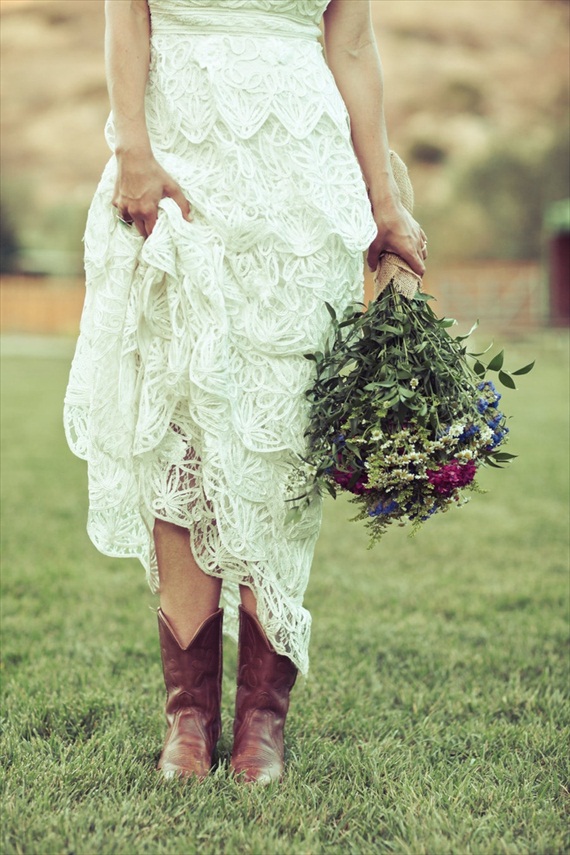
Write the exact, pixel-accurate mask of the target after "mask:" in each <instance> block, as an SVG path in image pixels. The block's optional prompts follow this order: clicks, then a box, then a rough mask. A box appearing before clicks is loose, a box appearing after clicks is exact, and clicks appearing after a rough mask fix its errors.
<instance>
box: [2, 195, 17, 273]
mask: <svg viewBox="0 0 570 855" xmlns="http://www.w3.org/2000/svg"><path fill="white" fill-rule="evenodd" d="M19 252H20V244H19V241H18V236H17V234H16V229H15V228H14V224H13V223H12V220H11V219H10V217H9V215H8V212H7V210H6V207H5V206H4V205H2V204H0V273H13V272H14V271H15V270H16V269H17V266H18V255H19Z"/></svg>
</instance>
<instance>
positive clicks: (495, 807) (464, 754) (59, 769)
mask: <svg viewBox="0 0 570 855" xmlns="http://www.w3.org/2000/svg"><path fill="white" fill-rule="evenodd" d="M27 346H28V348H29V347H30V345H27ZM510 350H511V351H514V352H513V353H512V357H513V359H514V360H515V361H518V362H521V363H522V362H524V361H528V359H529V358H530V357H529V354H533V355H534V354H536V353H538V355H539V360H538V364H537V368H536V370H535V371H533V372H532V373H531V374H530V376H529V378H528V381H527V382H525V384H524V386H523V388H522V389H521V390H520V391H518V392H516V393H514V392H513V393H509V392H508V391H507V395H509V396H510V398H509V401H508V408H509V410H510V411H511V412H513V414H514V416H515V417H516V423H517V433H516V437H515V438H514V439H513V446H514V449H513V450H514V451H515V452H516V453H518V454H519V455H520V462H519V463H518V464H517V466H516V467H514V468H512V469H511V470H509V471H508V472H507V473H505V474H504V477H503V478H501V479H496V485H495V486H494V487H493V491H492V492H491V493H489V494H488V495H487V497H485V498H484V499H482V500H481V501H479V502H477V503H473V504H472V505H471V506H470V507H469V508H467V509H466V510H465V511H464V512H463V513H462V514H454V515H446V516H444V517H441V518H436V519H434V520H433V523H431V524H430V526H429V527H426V528H425V529H424V530H423V531H422V532H421V534H419V535H418V537H417V538H416V539H415V540H412V541H411V540H409V539H408V538H406V537H403V536H402V533H401V532H399V531H398V530H395V531H391V532H389V533H388V535H387V537H386V540H385V542H384V551H383V552H382V554H379V553H375V558H374V560H373V559H372V557H371V553H368V552H366V549H365V544H364V543H363V542H362V538H361V537H360V536H359V534H360V533H359V532H358V530H357V527H355V526H351V525H348V523H347V521H346V519H347V516H348V514H349V512H350V508H349V506H348V505H347V504H346V503H345V502H344V501H343V500H339V501H337V502H332V501H331V502H330V503H328V504H327V506H326V508H325V521H324V527H323V533H322V537H321V539H320V541H319V545H318V549H317V553H316V556H315V563H314V568H313V573H312V577H311V584H310V586H309V591H308V596H307V606H308V608H310V609H311V612H312V614H313V618H314V623H313V636H312V646H311V657H312V666H311V672H310V674H309V678H308V680H307V681H301V682H300V683H299V684H298V685H297V686H296V687H295V689H294V691H293V695H292V704H291V712H290V716H289V719H288V726H287V732H286V742H287V763H288V765H287V772H286V777H285V780H284V782H283V784H282V785H280V786H278V787H274V788H270V789H269V790H258V789H256V788H247V787H242V786H238V785H236V784H235V783H234V782H232V781H231V780H230V779H229V778H228V775H227V761H228V755H229V751H230V747H231V721H232V710H233V700H234V686H235V647H234V645H233V644H231V643H229V642H226V645H225V650H226V653H225V659H226V661H225V670H224V682H223V725H224V735H223V738H222V741H221V743H220V752H219V762H218V766H217V768H216V770H215V772H214V774H213V775H212V777H211V778H210V779H209V780H207V781H205V782H203V783H201V784H199V785H195V784H193V783H191V782H189V783H186V784H184V783H178V782H167V783H165V782H162V781H160V779H159V778H158V777H157V775H156V772H155V768H154V766H155V763H156V760H157V758H158V754H159V751H160V747H161V740H162V738H163V734H164V719H163V711H162V710H163V706H162V705H163V695H164V690H163V685H162V676H161V672H160V664H159V647H158V639H157V633H156V619H155V616H154V615H153V614H152V612H151V611H150V609H149V606H150V605H151V604H156V603H155V601H154V599H153V598H151V596H150V594H149V593H148V591H147V588H146V584H145V582H144V578H143V576H144V574H143V571H142V569H141V567H140V565H139V564H138V563H137V562H136V561H124V560H123V561H121V560H119V559H108V558H104V557H102V556H100V555H99V554H98V553H97V552H96V551H95V549H94V548H93V546H92V545H91V544H90V543H89V541H88V539H87V536H86V534H85V514H86V477H85V468H84V465H83V464H82V463H81V461H78V460H76V459H75V458H73V457H72V456H71V454H70V453H69V451H68V450H67V448H66V445H65V440H64V438H63V435H62V429H61V406H62V398H63V392H64V387H65V380H66V376H67V371H68V364H69V362H68V359H63V358H58V357H57V356H56V355H53V354H51V355H50V351H49V349H48V346H47V345H44V348H43V350H42V352H41V353H38V355H37V356H36V357H31V356H29V357H18V358H16V357H13V356H12V357H11V356H9V355H5V356H4V358H3V360H2V370H3V382H2V394H3V405H2V409H1V417H2V442H3V477H2V491H3V493H2V512H3V525H2V552H3V564H4V571H3V577H2V583H3V599H2V609H3V613H2V632H3V644H2V657H3V670H2V689H3V713H4V728H3V736H2V746H1V760H2V769H3V792H2V813H3V817H2V818H3V822H2V834H3V838H2V842H3V847H2V851H3V852H4V853H6V855H24V853H30V855H32V853H33V855H52V853H53V855H55V853H62V855H63V853H66V855H71V853H76V855H93V853H101V855H111V853H113V855H181V853H184V855H198V853H199V855H220V853H227V855H325V853H327V855H328V853H334V855H388V854H389V853H392V855H393V853H397V855H457V853H461V855H463V853H465V855H497V853H503V855H535V853H552V855H554V853H560V855H562V853H564V852H566V851H568V848H569V844H570V840H569V838H568V822H567V805H568V789H567V786H568V780H569V774H568V773H569V769H568V750H567V746H568V738H569V733H568V730H569V728H568V722H569V720H570V716H569V709H568V664H567V649H566V646H565V645H566V644H567V636H568V627H567V618H566V609H567V535H568V532H567V513H566V508H567V500H568V478H567V471H568V470H567V465H568V448H569V443H568V436H567V418H568V401H567V400H566V399H565V397H564V395H563V394H562V391H561V390H563V389H565V388H566V365H567V361H568V353H567V339H566V337H565V336H564V337H562V336H560V337H556V336H555V335H553V334H549V335H547V336H544V337H540V338H536V339H534V340H532V341H531V342H528V343H527V344H519V345H511V347H510ZM545 413H547V414H548V415H547V417H545ZM490 474H491V473H484V475H485V477H487V476H489V475H490ZM484 486H485V484H484Z"/></svg>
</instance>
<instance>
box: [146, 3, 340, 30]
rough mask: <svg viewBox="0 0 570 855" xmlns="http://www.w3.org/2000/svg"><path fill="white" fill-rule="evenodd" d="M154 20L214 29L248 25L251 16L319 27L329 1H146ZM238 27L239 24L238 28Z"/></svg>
mask: <svg viewBox="0 0 570 855" xmlns="http://www.w3.org/2000/svg"><path fill="white" fill-rule="evenodd" d="M148 2H149V7H150V10H151V14H152V16H153V19H156V20H157V21H160V20H164V19H169V20H171V21H174V20H184V19H186V20H189V19H192V18H194V19H195V20H201V21H202V22H203V23H204V24H205V25H208V24H211V25H212V26H216V25H218V24H219V23H222V22H223V21H224V20H226V21H227V22H228V23H230V22H234V23H235V21H236V16H238V19H239V18H241V19H242V20H243V23H244V24H245V25H247V19H248V18H251V16H257V17H259V16H265V17H266V18H267V21H268V23H269V22H270V21H271V19H273V22H274V24H275V22H276V20H277V19H285V20H289V21H294V22H297V23H299V24H305V25H306V24H313V25H318V24H319V23H320V20H321V18H322V15H323V12H324V11H325V9H326V7H327V6H328V4H329V2H330V0H148ZM238 28H239V25H238Z"/></svg>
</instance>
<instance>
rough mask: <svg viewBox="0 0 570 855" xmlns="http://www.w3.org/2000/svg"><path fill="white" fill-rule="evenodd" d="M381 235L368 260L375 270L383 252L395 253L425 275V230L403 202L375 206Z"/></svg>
mask: <svg viewBox="0 0 570 855" xmlns="http://www.w3.org/2000/svg"><path fill="white" fill-rule="evenodd" d="M373 212H374V219H375V221H376V225H377V226H378V234H377V235H376V237H375V238H374V240H373V241H372V243H371V244H370V247H369V249H368V254H367V257H366V261H367V264H368V267H369V268H370V269H371V270H376V268H377V267H378V259H379V256H380V255H381V253H383V252H393V253H395V254H396V255H399V256H400V258H402V259H403V260H404V261H406V262H407V263H408V264H409V265H410V267H411V268H412V270H413V271H414V273H417V274H418V276H423V275H424V273H425V269H426V268H425V264H424V262H425V260H426V258H427V238H426V235H425V232H424V230H423V229H422V228H421V227H420V226H419V224H418V223H417V222H416V221H415V220H414V218H413V217H412V215H411V214H410V213H408V211H407V210H406V209H405V208H404V206H403V205H402V204H401V202H398V201H396V200H391V201H390V202H389V203H386V204H382V205H378V206H376V207H374V206H373Z"/></svg>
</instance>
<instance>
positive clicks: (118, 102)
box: [105, 0, 151, 154]
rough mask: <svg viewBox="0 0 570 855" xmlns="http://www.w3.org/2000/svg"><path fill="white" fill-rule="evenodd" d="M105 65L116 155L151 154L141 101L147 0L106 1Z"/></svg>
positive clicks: (145, 66) (146, 48)
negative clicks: (125, 153) (131, 153)
mask: <svg viewBox="0 0 570 855" xmlns="http://www.w3.org/2000/svg"><path fill="white" fill-rule="evenodd" d="M105 19H106V29H105V65H106V71H107V86H108V89H109V99H110V102H111V109H112V111H113V119H114V123H115V134H116V147H115V153H116V154H121V153H124V152H136V153H139V154H142V153H150V151H151V148H150V142H149V137H148V131H147V127H146V120H145V111H144V98H145V90H146V84H147V79H148V68H149V60H150V15H149V9H148V4H147V2H146V0H106V2H105Z"/></svg>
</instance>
